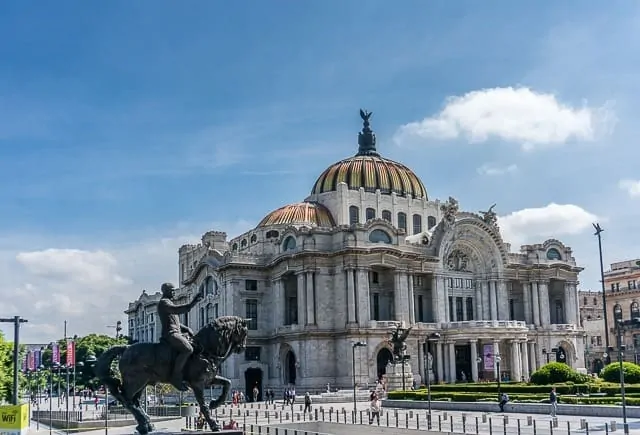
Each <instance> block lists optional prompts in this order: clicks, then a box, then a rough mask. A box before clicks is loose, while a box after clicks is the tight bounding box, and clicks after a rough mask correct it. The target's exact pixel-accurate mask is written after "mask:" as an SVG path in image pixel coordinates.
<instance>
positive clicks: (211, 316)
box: [206, 303, 214, 325]
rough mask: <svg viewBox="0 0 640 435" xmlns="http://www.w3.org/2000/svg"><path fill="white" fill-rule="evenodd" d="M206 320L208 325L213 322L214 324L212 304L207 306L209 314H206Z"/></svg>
mask: <svg viewBox="0 0 640 435" xmlns="http://www.w3.org/2000/svg"><path fill="white" fill-rule="evenodd" d="M206 319H207V325H208V324H209V323H211V322H213V320H214V319H213V304H212V303H208V304H207V314H206Z"/></svg>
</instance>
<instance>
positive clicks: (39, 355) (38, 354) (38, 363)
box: [33, 350, 42, 370]
mask: <svg viewBox="0 0 640 435" xmlns="http://www.w3.org/2000/svg"><path fill="white" fill-rule="evenodd" d="M33 358H34V360H35V365H36V370H39V369H40V366H41V365H42V351H40V350H36V351H35V352H34V353H33Z"/></svg>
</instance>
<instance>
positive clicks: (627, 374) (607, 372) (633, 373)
mask: <svg viewBox="0 0 640 435" xmlns="http://www.w3.org/2000/svg"><path fill="white" fill-rule="evenodd" d="M622 367H623V370H624V382H625V384H636V383H638V382H640V366H638V365H637V364H634V363H630V362H623V363H622ZM602 379H604V380H605V381H607V382H616V383H618V382H620V363H618V362H615V363H611V364H609V365H608V366H606V367H605V368H604V369H603V370H602Z"/></svg>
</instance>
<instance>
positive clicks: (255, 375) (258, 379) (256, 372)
mask: <svg viewBox="0 0 640 435" xmlns="http://www.w3.org/2000/svg"><path fill="white" fill-rule="evenodd" d="M244 385H245V392H244V394H245V397H246V398H247V399H249V400H250V401H253V388H254V387H258V402H260V401H262V370H260V369H247V370H246V371H245V372H244Z"/></svg>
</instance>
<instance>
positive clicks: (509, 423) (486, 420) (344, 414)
mask: <svg viewBox="0 0 640 435" xmlns="http://www.w3.org/2000/svg"><path fill="white" fill-rule="evenodd" d="M356 406H357V411H356V413H355V414H354V413H353V409H354V404H353V402H343V403H333V404H321V405H313V407H312V412H311V413H306V414H305V413H303V412H302V408H301V404H295V405H294V406H290V405H287V406H283V404H282V402H277V403H276V404H273V405H267V404H265V403H264V402H262V403H259V404H241V405H240V406H232V405H225V406H222V407H220V408H218V409H217V410H216V414H217V418H218V421H219V422H220V423H223V422H225V423H226V422H228V421H229V420H230V418H233V419H234V420H235V421H236V422H237V423H238V424H239V425H240V427H241V428H242V427H243V426H244V427H245V428H246V433H250V429H251V426H253V429H254V431H256V433H257V428H258V426H267V425H269V426H272V427H273V426H276V427H277V426H282V427H285V425H291V424H292V423H297V422H304V421H310V420H315V419H316V418H317V419H318V420H320V421H326V422H334V423H336V422H337V423H342V424H347V425H353V424H358V425H365V426H366V425H368V424H369V421H368V420H369V416H368V410H369V404H368V403H365V402H358V403H357V404H356ZM61 408H62V410H64V409H65V407H64V404H63V405H62V406H61ZM89 408H94V407H92V406H89ZM496 408H497V406H496ZM40 409H41V410H43V407H41V408H40ZM44 410H48V405H47V407H46V408H45V409H44ZM95 412H96V417H98V416H99V415H102V413H101V411H100V410H98V411H95ZM586 412H588V407H585V413H586ZM354 416H355V419H354ZM122 418H124V416H122ZM88 419H90V417H89V416H88V415H87V417H86V418H85V420H88ZM188 420H189V419H187V418H176V419H174V420H170V421H163V422H158V423H155V425H156V431H158V432H180V431H181V430H182V429H185V428H186V426H187V424H188V423H187V421H188ZM354 420H355V421H354ZM612 421H613V425H612ZM189 423H191V422H189ZM584 423H586V425H585V424H584ZM628 423H629V433H630V435H640V419H629V420H628ZM373 424H374V425H377V424H378V423H377V422H376V421H374V423H373ZM189 425H190V426H191V424H189ZM379 425H380V426H388V427H391V428H398V429H414V430H415V429H418V430H423V431H424V430H426V429H427V425H428V412H427V411H426V410H420V411H417V410H407V409H396V408H385V409H383V411H382V415H381V417H380V422H379ZM95 427H96V429H95V430H93V431H83V432H82V433H87V434H92V433H96V434H97V433H102V434H104V433H105V430H104V424H103V422H102V420H96V426H95ZM134 427H135V426H134V425H132V426H126V427H118V428H108V433H109V434H114V435H119V434H132V433H135V429H134ZM613 429H615V430H613ZM431 430H432V431H433V432H443V433H459V434H527V435H528V434H535V435H546V434H555V435H572V434H588V433H595V434H608V433H609V432H610V433H612V434H615V433H619V434H623V428H622V419H621V418H619V419H611V418H599V417H591V416H587V415H585V416H566V415H561V416H558V417H557V418H556V419H554V418H552V417H551V416H549V415H539V414H538V415H527V414H519V413H500V412H493V413H483V412H466V411H465V412H462V411H446V412H445V411H435V410H434V411H432V413H431ZM39 432H49V428H48V427H47V426H46V425H44V424H40V428H39V430H37V429H36V423H35V422H33V423H32V427H31V433H39ZM52 432H55V433H56V434H58V433H59V434H61V433H63V432H65V431H56V430H53V431H52ZM262 433H264V432H262Z"/></svg>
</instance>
